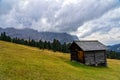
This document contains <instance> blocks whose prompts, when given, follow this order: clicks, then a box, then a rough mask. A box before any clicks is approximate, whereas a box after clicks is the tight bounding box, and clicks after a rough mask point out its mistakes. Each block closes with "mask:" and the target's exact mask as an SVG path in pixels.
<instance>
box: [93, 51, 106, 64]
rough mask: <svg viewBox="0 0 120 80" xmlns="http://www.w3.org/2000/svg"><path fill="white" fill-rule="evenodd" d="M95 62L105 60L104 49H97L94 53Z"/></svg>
mask: <svg viewBox="0 0 120 80" xmlns="http://www.w3.org/2000/svg"><path fill="white" fill-rule="evenodd" d="M95 62H96V63H97V64H99V63H104V62H105V55H104V51H99V52H96V53H95Z"/></svg>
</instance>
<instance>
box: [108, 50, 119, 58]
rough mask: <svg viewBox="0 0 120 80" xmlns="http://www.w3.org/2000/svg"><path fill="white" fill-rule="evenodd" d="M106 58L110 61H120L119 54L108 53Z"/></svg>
mask: <svg viewBox="0 0 120 80" xmlns="http://www.w3.org/2000/svg"><path fill="white" fill-rule="evenodd" d="M107 58H110V59H120V52H115V51H112V50H111V51H108V54H107Z"/></svg>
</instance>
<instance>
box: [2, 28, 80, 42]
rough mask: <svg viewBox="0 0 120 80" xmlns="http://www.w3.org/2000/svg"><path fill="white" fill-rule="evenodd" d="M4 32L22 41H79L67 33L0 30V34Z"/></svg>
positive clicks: (13, 29) (12, 29)
mask: <svg viewBox="0 0 120 80" xmlns="http://www.w3.org/2000/svg"><path fill="white" fill-rule="evenodd" d="M2 32H6V34H7V35H8V36H10V37H12V38H15V37H18V38H23V39H34V40H43V41H45V40H46V41H53V39H57V40H59V41H60V42H61V43H64V42H72V41H74V40H79V39H78V37H77V36H75V35H70V34H68V33H57V32H38V31H37V30H33V29H28V28H25V29H15V28H5V29H2V28H0V33H2Z"/></svg>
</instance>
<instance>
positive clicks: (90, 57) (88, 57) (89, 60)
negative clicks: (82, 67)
mask: <svg viewBox="0 0 120 80" xmlns="http://www.w3.org/2000/svg"><path fill="white" fill-rule="evenodd" d="M85 64H86V65H93V64H95V61H94V53H92V52H87V53H85Z"/></svg>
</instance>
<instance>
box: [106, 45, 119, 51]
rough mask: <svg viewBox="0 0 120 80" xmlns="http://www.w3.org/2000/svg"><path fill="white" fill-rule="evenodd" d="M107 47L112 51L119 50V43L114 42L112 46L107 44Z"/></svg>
mask: <svg viewBox="0 0 120 80" xmlns="http://www.w3.org/2000/svg"><path fill="white" fill-rule="evenodd" d="M108 48H109V49H110V50H112V51H116V52H120V44H115V45H112V46H108Z"/></svg>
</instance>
